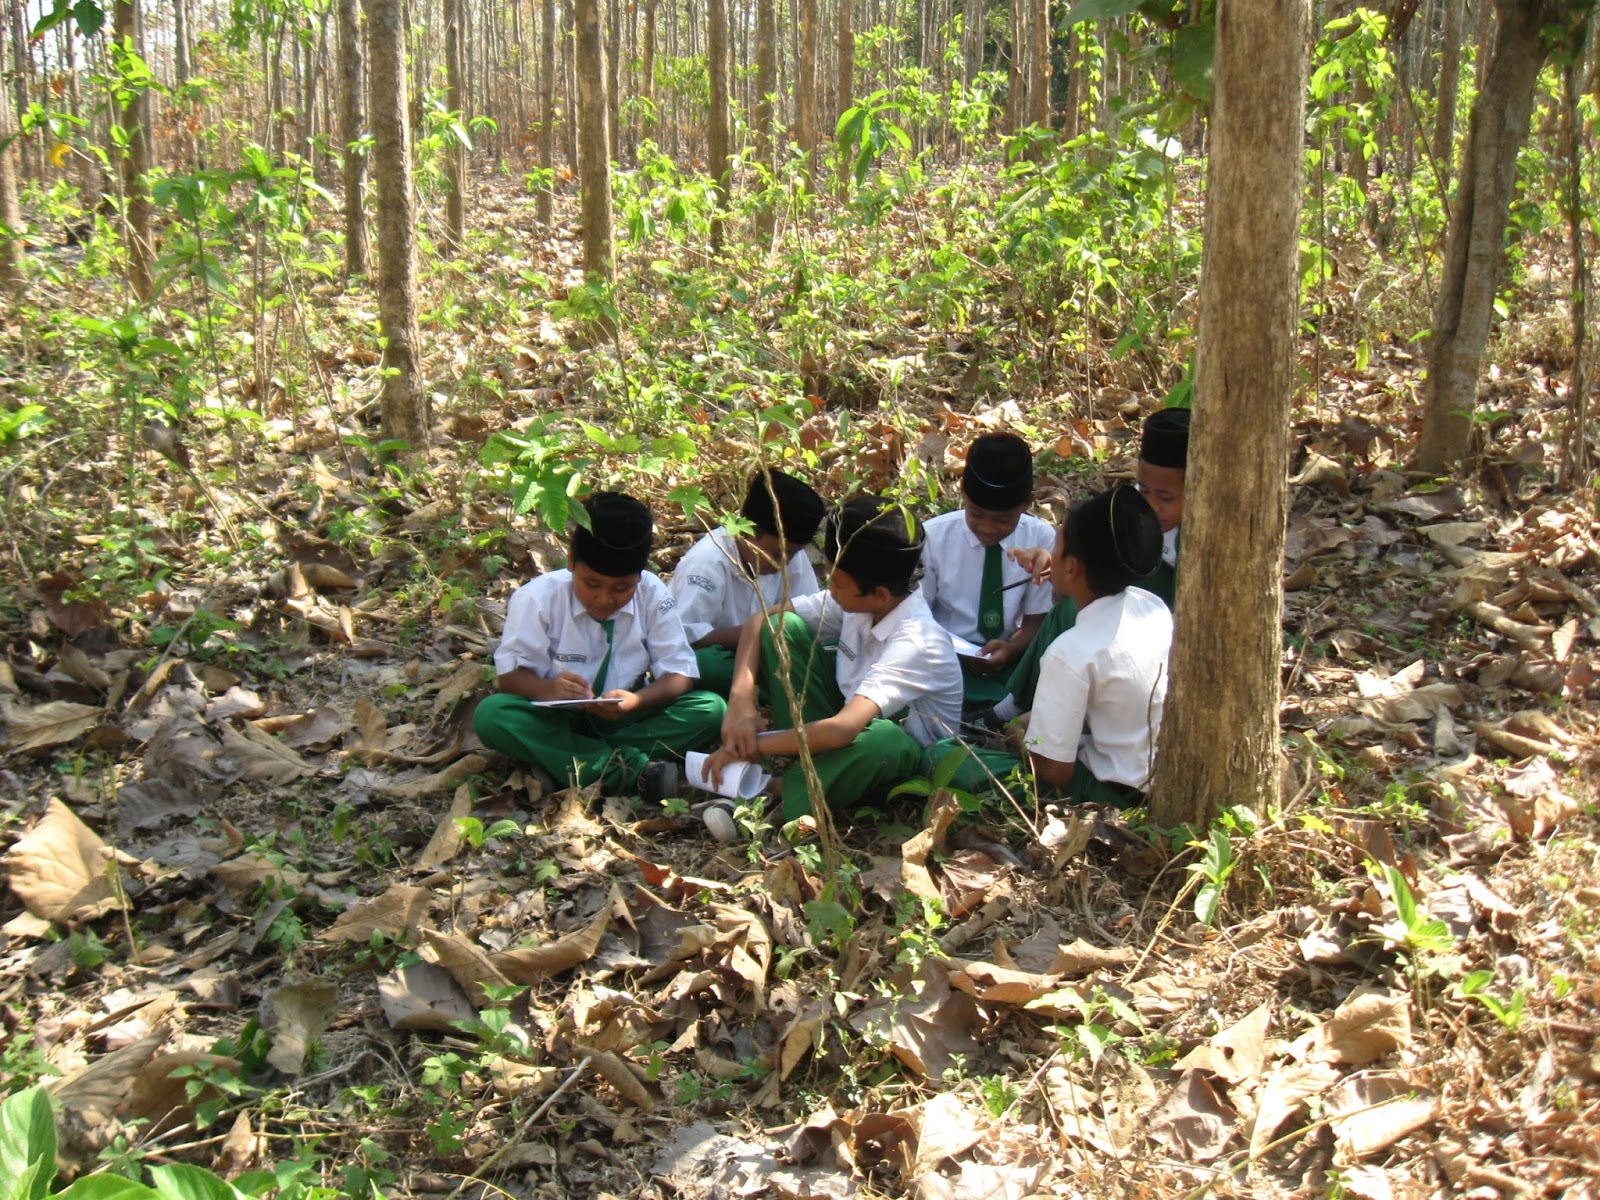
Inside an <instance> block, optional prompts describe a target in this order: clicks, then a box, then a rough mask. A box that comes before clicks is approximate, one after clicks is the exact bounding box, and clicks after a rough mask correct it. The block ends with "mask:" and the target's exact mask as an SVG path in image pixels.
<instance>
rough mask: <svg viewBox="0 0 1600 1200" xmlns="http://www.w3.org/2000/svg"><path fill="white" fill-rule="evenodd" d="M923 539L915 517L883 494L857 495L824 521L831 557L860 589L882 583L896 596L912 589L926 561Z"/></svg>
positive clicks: (826, 547) (826, 546) (825, 543)
mask: <svg viewBox="0 0 1600 1200" xmlns="http://www.w3.org/2000/svg"><path fill="white" fill-rule="evenodd" d="M923 540H924V538H923V533H922V526H921V525H919V524H918V523H917V519H916V518H915V517H913V516H912V515H911V514H910V513H909V512H907V511H906V510H905V509H903V508H901V507H900V506H899V505H898V504H896V503H894V502H893V501H892V500H887V499H885V498H884V497H882V496H873V495H863V496H857V497H856V498H855V499H854V500H850V501H848V502H847V503H845V504H844V505H842V506H841V507H840V508H838V509H835V510H834V511H833V512H832V513H830V514H829V516H828V519H827V521H825V522H824V523H823V537H822V543H823V552H824V553H825V554H826V555H827V559H828V561H829V562H830V563H832V564H833V567H834V569H835V570H839V571H843V572H844V573H845V574H846V575H848V576H850V578H851V579H853V580H855V584H856V587H858V588H860V589H861V591H862V592H872V591H876V590H877V589H878V588H880V587H883V588H888V589H889V594H890V595H892V596H904V595H906V594H907V593H909V592H910V591H911V582H912V580H913V579H915V578H916V574H917V567H918V565H919V564H920V563H921V562H922V543H923Z"/></svg>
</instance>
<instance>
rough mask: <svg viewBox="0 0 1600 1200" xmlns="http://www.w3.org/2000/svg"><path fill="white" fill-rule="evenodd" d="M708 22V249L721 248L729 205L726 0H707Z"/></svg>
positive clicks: (729, 132) (730, 172) (731, 170)
mask: <svg viewBox="0 0 1600 1200" xmlns="http://www.w3.org/2000/svg"><path fill="white" fill-rule="evenodd" d="M707 15H708V17H709V20H708V24H709V26H710V28H709V30H708V32H707V36H706V60H707V61H706V66H707V69H708V71H709V73H710V75H711V114H710V123H709V124H708V125H707V127H706V142H707V148H708V150H709V151H710V153H709V154H708V155H707V157H708V158H709V159H710V160H711V161H710V169H711V179H712V182H713V183H715V184H716V189H717V201H716V204H717V213H716V215H714V216H713V217H712V218H711V249H712V251H713V252H715V251H718V250H721V249H722V235H723V228H722V226H723V219H722V213H723V211H725V210H726V209H727V207H728V201H729V198H730V194H731V189H730V183H731V176H732V173H733V162H732V158H731V152H732V134H731V131H730V129H729V120H730V117H729V112H728V0H708V2H707Z"/></svg>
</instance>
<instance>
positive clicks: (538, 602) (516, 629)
mask: <svg viewBox="0 0 1600 1200" xmlns="http://www.w3.org/2000/svg"><path fill="white" fill-rule="evenodd" d="M605 657H606V631H605V627H604V626H603V625H601V624H600V622H599V621H596V620H595V619H594V618H593V617H591V616H590V615H589V614H588V613H587V612H585V611H584V609H583V605H582V604H579V603H578V594H577V593H576V592H575V591H573V590H572V572H571V571H565V570H563V571H551V572H550V573H549V574H548V575H541V576H539V578H537V579H533V580H529V581H528V582H527V583H525V584H523V585H522V586H521V587H519V588H518V589H517V590H516V591H515V592H513V593H512V594H511V602H510V603H509V604H507V605H506V629H505V634H504V635H503V636H502V637H501V639H500V645H499V647H498V648H497V649H496V650H495V652H494V669H495V671H496V672H497V673H498V674H501V675H504V674H506V673H508V672H510V671H515V670H516V669H517V668H518V667H525V668H527V669H528V670H530V671H532V672H533V673H534V674H535V675H537V676H539V678H541V679H554V678H555V677H556V676H557V675H560V674H561V673H562V672H563V671H571V672H572V673H573V674H574V675H581V676H583V678H584V679H586V680H588V681H589V683H590V685H591V686H592V685H593V684H594V681H595V676H596V675H598V674H599V673H600V664H601V663H602V662H604V661H605ZM646 672H649V673H650V674H651V675H653V676H654V677H655V678H657V679H660V678H661V677H662V676H663V675H670V674H675V675H687V676H688V677H689V678H690V679H694V678H696V677H697V676H698V675H699V674H700V672H699V669H698V667H696V665H695V661H694V651H693V650H691V649H689V639H688V638H687V637H685V636H684V633H683V622H682V621H680V620H679V619H678V602H677V601H676V600H674V599H673V598H672V593H671V592H669V591H668V590H667V585H666V584H664V583H662V582H661V580H660V579H658V578H657V577H656V576H654V575H652V574H650V572H648V571H646V572H645V573H644V574H643V575H641V576H639V588H638V590H637V591H635V592H634V593H633V596H632V598H631V599H630V600H629V601H628V602H627V603H626V604H624V605H623V606H622V607H621V608H619V609H618V610H617V611H616V613H615V615H614V616H613V617H612V631H611V665H610V666H609V667H608V668H607V669H606V678H605V687H604V688H602V689H601V690H603V691H609V690H610V689H612V688H631V687H633V686H634V685H635V684H636V683H637V682H638V681H639V680H640V679H641V678H642V677H643V676H644V674H645V673H646Z"/></svg>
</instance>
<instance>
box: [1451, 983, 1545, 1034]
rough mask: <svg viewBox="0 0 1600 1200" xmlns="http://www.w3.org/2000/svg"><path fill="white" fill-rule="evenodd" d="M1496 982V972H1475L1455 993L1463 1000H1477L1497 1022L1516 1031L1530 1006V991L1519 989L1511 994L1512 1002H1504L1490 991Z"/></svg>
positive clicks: (1460, 984)
mask: <svg viewBox="0 0 1600 1200" xmlns="http://www.w3.org/2000/svg"><path fill="white" fill-rule="evenodd" d="M1492 982H1494V972H1493V971H1489V970H1479V971H1473V972H1471V973H1470V974H1468V975H1467V976H1466V977H1465V978H1463V979H1462V980H1461V982H1460V983H1458V984H1456V986H1455V993H1456V995H1457V996H1460V997H1461V998H1462V999H1463V1000H1476V1001H1477V1002H1478V1003H1479V1004H1481V1005H1483V1006H1484V1007H1485V1008H1487V1009H1488V1010H1489V1011H1490V1012H1491V1013H1493V1014H1494V1018H1495V1020H1497V1021H1499V1022H1500V1024H1502V1025H1504V1026H1505V1027H1506V1028H1507V1029H1515V1028H1516V1027H1517V1026H1518V1025H1521V1024H1522V1019H1523V1017H1524V1016H1525V1015H1526V1012H1525V1009H1526V1008H1527V1004H1528V989H1527V988H1525V987H1519V988H1517V989H1516V991H1514V992H1512V993H1511V999H1510V1000H1504V999H1502V998H1501V997H1499V996H1497V995H1495V994H1494V993H1493V992H1491V991H1490V990H1489V984H1491V983H1492Z"/></svg>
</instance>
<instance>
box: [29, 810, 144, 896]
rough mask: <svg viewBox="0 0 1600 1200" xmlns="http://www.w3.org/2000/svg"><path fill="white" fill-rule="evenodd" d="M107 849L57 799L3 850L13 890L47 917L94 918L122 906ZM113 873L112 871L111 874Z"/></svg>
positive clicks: (121, 894)
mask: <svg viewBox="0 0 1600 1200" xmlns="http://www.w3.org/2000/svg"><path fill="white" fill-rule="evenodd" d="M110 853H111V852H110V850H109V849H108V848H107V846H106V844H105V843H104V842H102V841H101V840H100V838H99V836H98V835H96V833H95V832H94V830H92V829H90V828H89V827H88V826H87V825H85V824H84V823H83V822H82V821H80V820H79V819H78V817H77V814H76V813H74V812H73V811H72V810H71V809H70V808H68V807H67V806H66V805H65V804H63V803H62V802H61V801H60V800H55V799H52V800H51V801H50V804H49V807H47V808H46V809H45V813H44V816H43V817H41V818H40V819H39V823H38V824H37V825H35V826H34V827H33V829H32V830H30V831H29V832H28V834H27V836H25V837H24V838H22V840H21V841H19V842H18V843H17V844H16V845H15V846H13V847H11V853H10V854H8V855H7V856H6V865H7V869H8V871H9V873H10V876H11V890H12V891H13V892H15V893H16V894H17V898H18V899H19V900H21V901H22V903H23V905H24V906H26V908H27V910H28V911H29V912H31V913H33V914H34V915H35V916H37V917H43V918H44V919H45V920H47V921H63V922H76V921H92V920H94V919H95V918H96V917H101V916H104V915H105V914H106V913H108V912H115V911H116V910H117V909H119V908H126V907H127V902H126V901H125V900H124V899H123V898H122V897H123V895H124V892H123V891H122V888H121V887H120V885H119V882H118V879H119V876H120V870H119V868H118V867H117V866H116V865H115V864H114V863H113V862H112V861H111V859H110ZM114 873H116V874H114Z"/></svg>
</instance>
